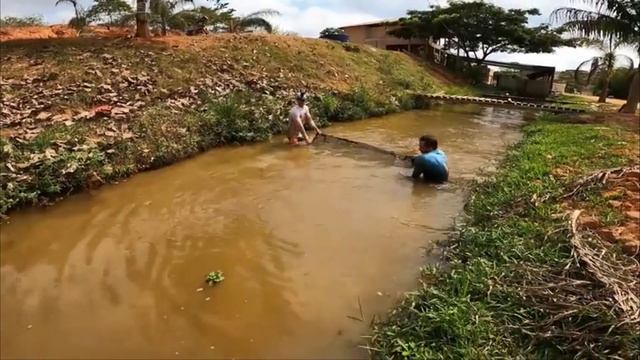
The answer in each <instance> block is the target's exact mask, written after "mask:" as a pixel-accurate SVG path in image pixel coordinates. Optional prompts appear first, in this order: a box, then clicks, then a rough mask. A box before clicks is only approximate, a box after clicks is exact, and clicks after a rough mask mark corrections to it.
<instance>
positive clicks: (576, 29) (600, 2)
mask: <svg viewBox="0 0 640 360" xmlns="http://www.w3.org/2000/svg"><path fill="white" fill-rule="evenodd" d="M581 2H582V3H584V4H586V5H589V6H591V9H577V8H573V7H563V8H559V9H556V10H554V11H553V13H552V14H551V19H552V20H553V21H556V22H561V23H564V24H563V26H564V27H565V28H566V29H567V30H568V31H571V32H573V33H575V34H578V35H579V36H584V37H590V38H594V39H602V40H606V39H609V38H611V37H613V38H615V39H616V40H617V41H618V42H620V43H623V44H626V45H628V46H631V47H632V48H634V49H635V51H636V52H637V53H638V56H639V57H640V1H637V0H581ZM638 102H640V64H639V65H638V69H637V71H636V72H635V75H634V77H633V81H631V85H630V87H629V95H628V97H627V103H626V104H625V105H624V106H622V108H621V109H620V111H621V112H626V113H634V112H635V111H636V109H637V108H638Z"/></svg>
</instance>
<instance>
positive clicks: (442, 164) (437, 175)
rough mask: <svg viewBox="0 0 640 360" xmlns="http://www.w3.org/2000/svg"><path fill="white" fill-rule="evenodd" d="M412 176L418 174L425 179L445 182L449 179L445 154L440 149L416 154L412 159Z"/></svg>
mask: <svg viewBox="0 0 640 360" xmlns="http://www.w3.org/2000/svg"><path fill="white" fill-rule="evenodd" d="M412 176H413V178H415V179H419V178H420V176H422V177H423V178H424V180H426V181H433V182H439V183H441V182H445V181H448V180H449V169H448V168H447V155H446V154H445V153H444V152H443V151H442V150H440V149H436V150H433V151H430V152H428V153H425V154H421V155H418V156H416V157H415V158H414V159H413V175H412Z"/></svg>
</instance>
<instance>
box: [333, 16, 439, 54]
mask: <svg viewBox="0 0 640 360" xmlns="http://www.w3.org/2000/svg"><path fill="white" fill-rule="evenodd" d="M397 27H398V19H389V20H379V21H372V22H367V23H361V24H355V25H348V26H343V27H341V28H340V29H342V30H344V32H345V33H346V34H347V35H349V40H350V41H351V42H353V43H356V44H364V45H370V46H373V47H376V48H379V49H386V50H395V51H409V52H412V53H416V54H417V53H419V52H420V51H421V50H422V49H424V48H425V47H426V44H427V42H426V40H424V39H409V40H407V39H400V38H397V37H395V36H391V35H389V34H388V32H389V31H391V30H393V29H395V28H397Z"/></svg>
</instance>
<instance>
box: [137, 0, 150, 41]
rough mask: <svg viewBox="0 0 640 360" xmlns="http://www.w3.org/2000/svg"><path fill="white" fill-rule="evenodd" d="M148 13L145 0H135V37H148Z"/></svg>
mask: <svg viewBox="0 0 640 360" xmlns="http://www.w3.org/2000/svg"><path fill="white" fill-rule="evenodd" d="M149 36H151V33H150V32H149V14H148V13H147V0H136V37H139V38H148V37H149Z"/></svg>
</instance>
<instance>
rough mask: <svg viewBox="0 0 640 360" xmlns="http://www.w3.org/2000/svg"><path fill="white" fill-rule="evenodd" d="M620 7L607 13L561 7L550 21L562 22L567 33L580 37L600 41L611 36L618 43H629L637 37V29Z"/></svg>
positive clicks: (626, 12)
mask: <svg viewBox="0 0 640 360" xmlns="http://www.w3.org/2000/svg"><path fill="white" fill-rule="evenodd" d="M621 7H623V6H622V5H620V6H617V7H611V9H613V10H607V11H602V10H601V11H592V10H584V9H576V8H571V7H562V8H558V9H556V10H554V11H553V12H552V13H551V17H550V20H551V21H552V22H555V23H562V22H564V24H563V26H564V27H565V28H566V29H567V30H568V31H570V32H573V33H577V34H580V35H582V36H586V37H595V38H600V39H607V38H609V37H611V36H613V37H615V38H617V39H618V40H619V41H622V42H630V41H631V39H632V38H634V37H636V36H637V29H634V25H633V24H634V21H632V19H631V18H632V17H633V16H631V14H630V13H629V11H628V10H626V11H625V10H624V9H621ZM620 14H622V15H624V16H621V15H620ZM627 16H630V17H631V18H627ZM634 33H635V35H634Z"/></svg>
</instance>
